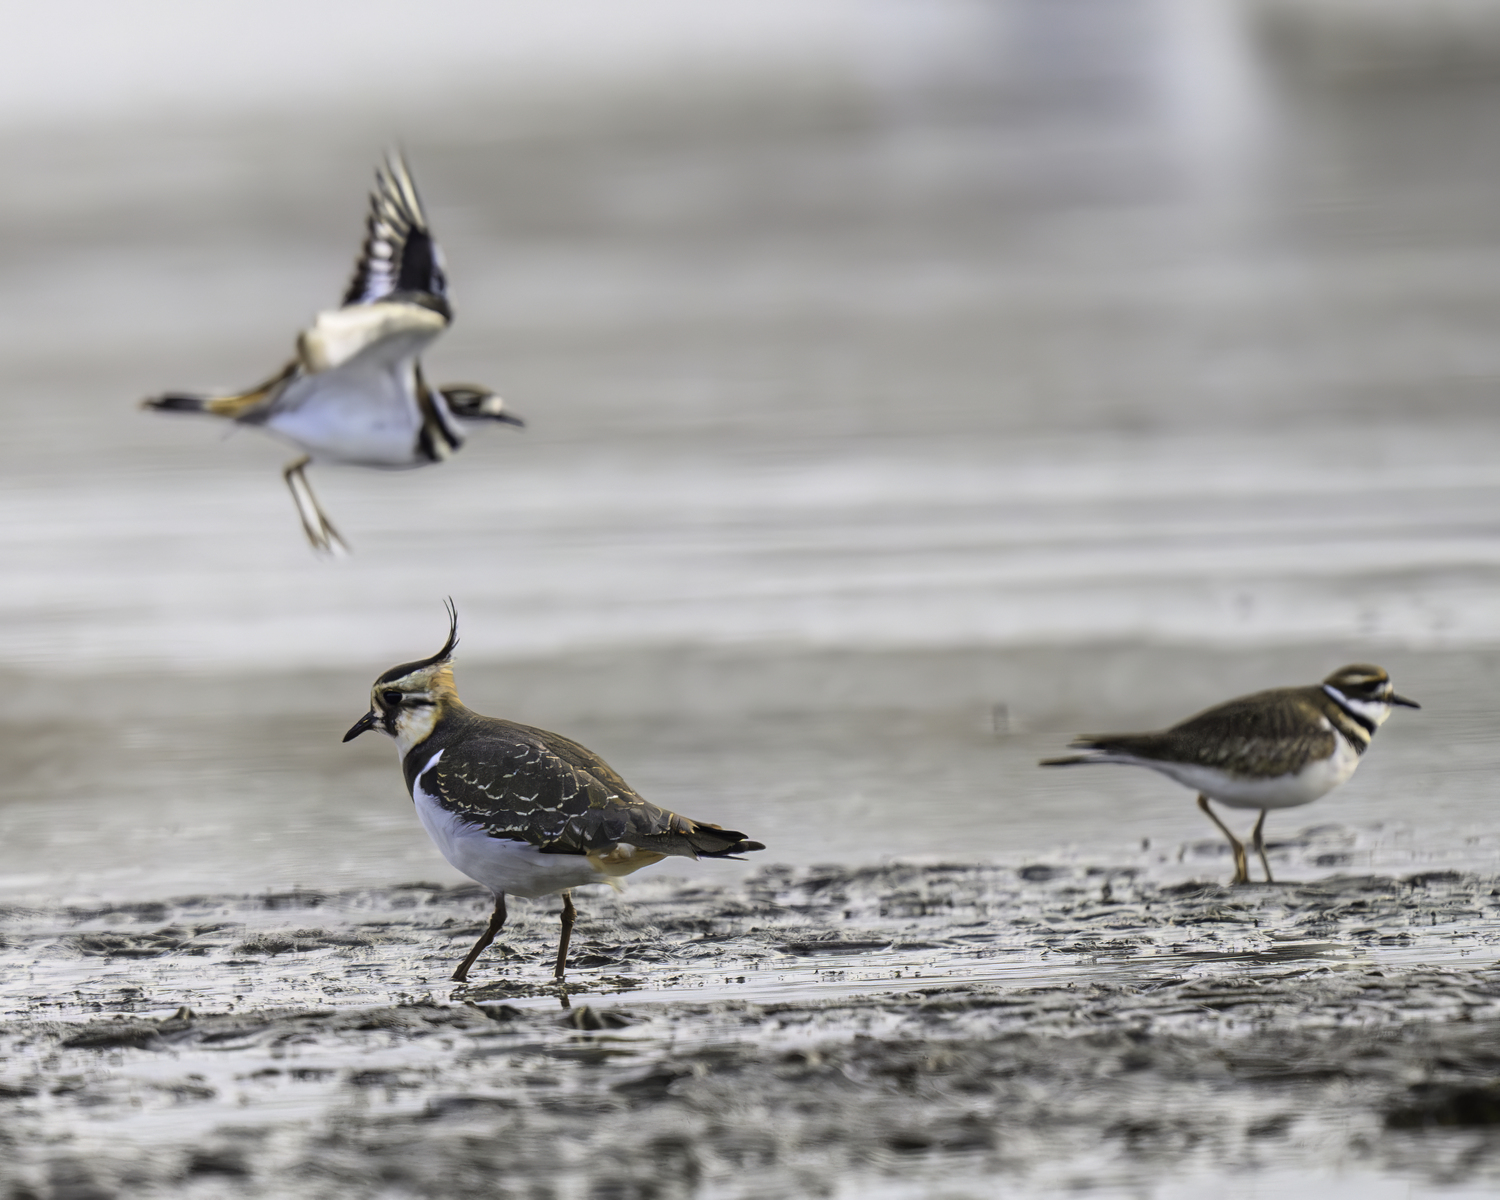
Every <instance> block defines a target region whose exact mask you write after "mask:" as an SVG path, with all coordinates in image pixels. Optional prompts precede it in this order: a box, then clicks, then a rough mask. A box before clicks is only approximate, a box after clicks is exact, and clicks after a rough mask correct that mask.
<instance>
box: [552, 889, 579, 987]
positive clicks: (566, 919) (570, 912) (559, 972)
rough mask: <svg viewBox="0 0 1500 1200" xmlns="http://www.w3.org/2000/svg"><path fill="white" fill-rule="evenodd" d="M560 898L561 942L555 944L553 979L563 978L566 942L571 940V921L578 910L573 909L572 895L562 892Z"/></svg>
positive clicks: (566, 954)
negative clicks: (561, 902)
mask: <svg viewBox="0 0 1500 1200" xmlns="http://www.w3.org/2000/svg"><path fill="white" fill-rule="evenodd" d="M562 898H563V910H562V940H561V941H559V942H558V943H557V969H556V970H555V971H553V972H552V975H553V978H555V979H561V978H562V977H563V967H564V966H565V965H566V964H567V961H568V942H569V941H571V940H572V938H573V919H574V918H575V917H577V916H578V910H577V909H576V908H574V907H573V893H572V892H564V893H563V894H562Z"/></svg>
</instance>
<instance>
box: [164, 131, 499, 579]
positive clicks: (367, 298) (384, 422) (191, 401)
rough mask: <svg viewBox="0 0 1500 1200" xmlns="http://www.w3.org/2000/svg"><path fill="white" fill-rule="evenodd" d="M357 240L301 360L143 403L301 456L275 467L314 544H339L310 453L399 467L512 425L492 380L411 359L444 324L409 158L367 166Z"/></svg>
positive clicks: (433, 245)
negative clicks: (444, 376) (443, 380)
mask: <svg viewBox="0 0 1500 1200" xmlns="http://www.w3.org/2000/svg"><path fill="white" fill-rule="evenodd" d="M375 181H376V182H375V190H374V191H373V192H372V193H371V194H370V215H369V219H368V221H367V224H366V234H365V242H364V247H363V249H362V250H361V252H360V256H359V261H358V262H357V263H356V264H355V269H354V278H353V280H352V281H351V282H350V284H349V289H348V291H347V292H345V294H344V302H343V306H342V307H340V308H335V309H329V310H328V311H326V312H321V313H319V314H318V315H317V317H316V318H315V319H314V320H313V323H312V325H310V326H309V327H308V328H307V329H304V330H303V331H302V333H301V334H300V335H299V336H298V338H297V356H296V357H295V358H294V359H292V361H291V362H289V363H288V364H287V365H286V366H285V367H283V368H282V369H281V370H280V371H278V372H277V373H276V374H275V375H273V376H272V377H271V378H270V379H268V380H266V382H264V383H262V384H261V385H260V386H259V387H254V388H251V389H250V390H249V391H248V392H240V393H237V394H235V395H227V396H209V395H195V394H189V393H182V392H169V393H167V394H166V395H163V396H154V397H152V398H150V399H148V400H146V401H144V407H146V408H152V409H157V410H159V411H162V412H201V413H208V414H210V415H212V416H216V417H222V418H224V419H226V420H230V421H234V422H236V423H237V424H240V425H256V426H260V427H261V428H263V429H264V430H265V431H266V432H267V433H270V434H272V435H273V436H275V437H278V438H280V439H281V440H282V441H284V442H290V443H291V444H292V445H293V446H296V447H297V448H298V449H299V450H301V451H302V452H303V453H302V457H300V458H298V459H295V460H294V461H293V462H291V463H289V464H287V467H286V469H285V471H283V472H282V474H283V477H284V478H285V479H286V485H287V487H288V488H289V489H290V490H291V493H292V500H293V502H294V503H295V504H296V506H297V515H298V516H300V517H301V518H302V528H303V530H304V531H305V532H306V534H307V540H308V541H309V542H311V543H312V546H313V549H314V550H317V551H320V552H324V553H340V552H344V551H346V549H347V547H345V545H344V542H343V539H342V538H340V537H339V535H338V533H337V531H336V530H335V529H334V528H333V525H332V524H331V523H330V522H329V520H328V517H327V516H326V515H325V514H324V512H323V510H322V508H321V507H320V506H319V504H318V501H317V497H316V496H314V495H313V491H312V487H311V485H310V484H309V483H308V482H307V476H306V474H305V473H304V472H305V469H306V467H307V465H308V463H310V462H313V461H314V460H317V461H320V462H321V461H326V462H338V463H352V464H354V465H356V466H361V467H385V468H394V469H400V468H404V467H422V466H426V465H427V464H428V463H436V462H442V461H443V460H444V459H446V458H448V457H449V456H451V455H452V454H453V452H454V451H456V450H457V449H458V448H459V447H460V446H462V445H463V444H464V424H465V423H466V422H471V421H504V422H508V423H509V424H512V425H520V424H522V422H521V421H520V419H519V418H517V417H513V416H511V415H510V414H509V413H507V412H506V411H505V402H504V401H503V400H501V399H500V397H499V396H497V395H495V394H494V393H493V392H492V391H490V390H489V389H488V388H483V387H474V386H471V385H468V384H451V385H449V386H446V387H440V388H433V387H429V386H428V384H427V381H426V379H424V378H423V376H422V365H421V363H420V362H419V361H418V356H419V355H420V354H421V353H422V352H423V351H424V350H426V348H427V347H428V346H429V345H430V344H431V343H432V341H433V340H434V339H435V338H436V337H437V336H438V335H439V334H440V333H442V332H443V330H444V329H446V328H447V327H448V322H449V321H450V320H451V319H452V315H453V314H452V309H451V308H450V307H449V304H448V283H447V277H446V276H445V275H444V273H443V254H442V251H441V250H440V249H439V248H438V244H437V242H436V241H434V240H433V237H432V233H431V231H430V230H429V229H428V227H427V217H426V215H425V214H424V213H423V211H422V202H421V200H420V199H418V197H417V189H416V185H415V184H413V183H412V180H411V173H410V172H409V171H408V170H407V168H406V162H405V161H404V160H403V159H402V158H401V156H400V155H398V154H392V155H390V156H389V158H388V159H387V161H386V165H385V166H384V167H383V168H381V169H380V170H378V171H376V173H375Z"/></svg>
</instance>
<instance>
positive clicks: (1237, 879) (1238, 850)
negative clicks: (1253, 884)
mask: <svg viewBox="0 0 1500 1200" xmlns="http://www.w3.org/2000/svg"><path fill="white" fill-rule="evenodd" d="M1198 807H1199V808H1201V809H1202V810H1203V811H1204V813H1205V814H1206V815H1207V816H1208V819H1209V820H1210V821H1212V822H1213V823H1214V824H1215V825H1217V826H1218V827H1219V832H1220V833H1222V834H1223V835H1224V836H1225V837H1226V838H1228V839H1229V848H1230V849H1231V850H1233V851H1234V878H1233V879H1231V880H1230V881H1229V882H1230V885H1231V886H1233V885H1234V884H1236V883H1249V882H1250V860H1249V858H1247V857H1246V855H1245V843H1244V842H1242V841H1240V839H1239V838H1237V837H1235V836H1234V834H1232V833H1230V832H1229V826H1228V825H1226V824H1224V822H1223V821H1221V820H1219V817H1218V814H1217V813H1215V812H1214V810H1213V809H1211V808H1209V807H1208V797H1207V796H1205V795H1203V794H1202V793H1201V792H1200V793H1199V794H1198Z"/></svg>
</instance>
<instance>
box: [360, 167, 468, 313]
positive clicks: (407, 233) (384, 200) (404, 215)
mask: <svg viewBox="0 0 1500 1200" xmlns="http://www.w3.org/2000/svg"><path fill="white" fill-rule="evenodd" d="M395 296H400V297H402V298H404V299H407V300H410V301H413V302H415V303H418V304H422V305H423V306H424V307H427V308H432V309H434V310H435V311H437V312H440V313H442V314H443V316H444V318H446V317H447V316H448V280H447V276H446V275H444V273H443V252H442V251H441V250H440V249H439V248H438V244H437V242H436V241H434V240H433V237H432V232H431V231H430V230H429V229H428V228H427V216H426V214H425V213H424V212H423V211H422V201H421V199H420V198H419V197H418V196H417V187H416V184H414V183H412V180H411V172H410V171H409V170H407V167H406V161H405V159H403V158H402V157H401V155H399V154H394V153H393V154H390V155H388V156H387V158H386V163H385V166H384V167H382V168H380V169H379V170H377V171H376V172H375V190H374V191H373V192H371V193H370V215H369V217H368V218H366V222H365V242H364V246H363V247H362V248H361V249H360V254H359V260H358V262H356V263H355V265H354V278H353V279H351V280H350V281H349V289H348V291H346V292H345V293H344V304H345V305H346V306H348V305H351V304H375V303H378V302H379V301H381V300H389V299H391V298H392V297H395Z"/></svg>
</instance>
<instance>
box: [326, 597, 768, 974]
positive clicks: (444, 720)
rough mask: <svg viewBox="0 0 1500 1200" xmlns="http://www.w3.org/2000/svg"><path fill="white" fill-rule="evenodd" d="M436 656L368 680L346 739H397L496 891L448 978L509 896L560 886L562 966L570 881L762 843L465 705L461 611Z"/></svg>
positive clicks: (439, 816)
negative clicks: (457, 669) (671, 808)
mask: <svg viewBox="0 0 1500 1200" xmlns="http://www.w3.org/2000/svg"><path fill="white" fill-rule="evenodd" d="M448 612H449V626H448V640H447V641H446V642H444V643H443V648H442V649H441V650H439V651H438V652H437V653H436V654H434V655H433V656H432V657H431V658H425V659H422V660H421V661H420V662H410V663H403V664H402V665H400V666H398V667H392V668H391V669H390V670H389V671H387V672H385V674H383V675H381V676H380V678H378V679H377V680H376V681H375V684H374V686H373V687H372V689H371V692H370V711H369V712H367V713H366V714H365V715H364V716H362V717H361V718H360V719H359V720H358V721H356V722H355V723H354V727H353V728H352V729H350V730H349V732H348V733H346V734H345V735H344V741H346V742H347V741H349V740H351V739H352V738H356V737H358V736H359V735H360V734H362V733H364V732H365V731H366V730H368V729H378V730H380V731H381V732H382V733H385V734H388V735H389V736H391V737H392V738H394V739H395V740H396V749H397V752H398V753H399V754H400V757H401V769H402V773H403V774H404V775H405V777H406V787H407V790H408V791H409V792H410V793H411V798H412V800H413V802H414V803H415V804H416V808H417V817H418V818H419V819H420V820H421V822H422V825H423V826H424V827H425V828H426V830H427V833H428V834H429V836H431V838H432V840H433V842H434V843H435V844H436V845H437V848H438V850H439V851H441V852H442V855H443V857H444V858H446V859H447V860H448V861H449V862H450V863H451V864H452V865H453V866H454V867H456V868H457V869H458V870H459V871H462V872H463V873H464V874H465V875H467V876H468V877H469V878H470V879H472V880H474V881H475V882H476V883H479V884H482V885H483V886H484V887H486V888H488V889H489V891H490V892H491V894H493V896H494V897H495V908H494V912H493V914H492V916H491V917H490V922H489V926H488V927H487V928H486V929H485V931H484V933H483V934H481V935H480V938H479V940H478V941H477V942H475V943H474V947H473V949H471V950H470V951H469V953H468V955H467V956H466V957H465V958H464V960H463V962H462V963H460V964H459V966H458V969H457V970H455V971H454V972H453V978H454V979H455V980H456V981H458V982H459V983H462V982H464V981H465V980H466V979H467V978H468V975H469V968H470V967H472V966H473V965H474V961H475V959H477V958H478V957H479V955H480V954H482V953H483V952H484V950H485V948H486V947H488V946H489V945H490V943H491V942H493V941H494V940H495V936H496V934H498V933H499V932H500V929H501V927H502V926H503V925H504V924H505V915H506V913H505V897H506V896H507V895H511V896H521V897H523V898H527V899H535V898H537V897H540V896H550V895H554V894H561V895H562V898H563V907H562V936H561V938H560V940H559V942H558V947H557V963H556V967H555V969H554V974H555V976H556V977H557V978H558V979H561V978H562V977H563V969H564V967H565V965H566V963H567V955H568V941H569V939H570V937H571V935H572V930H573V920H574V917H575V915H576V910H575V909H574V907H573V899H572V895H571V891H572V889H573V888H576V887H582V886H584V885H586V884H591V883H603V884H609V885H611V886H614V887H618V886H619V882H618V881H619V880H620V879H621V878H622V877H623V876H626V875H629V874H631V873H632V872H634V871H639V870H640V869H641V868H642V867H649V866H650V865H651V864H653V863H657V862H660V861H661V860H662V859H664V858H667V857H669V856H672V855H680V856H683V857H686V858H735V857H737V856H739V855H741V854H744V853H747V852H748V851H751V850H764V849H765V847H764V846H763V845H762V844H761V843H760V842H752V841H750V840H749V839H747V838H746V837H745V835H744V834H742V833H736V832H734V831H733V830H728V829H721V828H720V827H719V826H717V825H709V824H705V823H704V822H702V821H693V820H690V819H689V818H687V817H682V816H678V815H677V814H676V813H673V812H668V811H667V810H666V809H664V808H658V807H657V806H656V805H654V804H648V803H647V802H646V801H645V800H643V799H641V797H640V796H639V795H637V794H636V792H635V791H634V790H633V789H632V788H631V787H630V785H629V784H628V783H626V782H625V781H624V780H623V779H621V778H620V776H619V775H618V774H616V772H615V771H614V770H613V769H612V768H611V767H610V766H609V764H608V763H606V762H605V761H604V760H603V759H602V758H600V757H599V756H598V755H597V754H594V753H592V752H591V751H589V750H586V749H584V747H582V746H580V745H579V744H578V743H577V742H574V741H572V740H570V739H568V738H565V737H563V736H562V735H560V734H556V733H549V732H548V731H547V730H545V729H534V728H532V727H531V726H529V725H520V724H517V723H516V722H514V721H505V720H501V719H499V718H498V717H484V716H480V715H479V714H478V713H476V712H473V711H471V710H470V709H468V708H466V707H465V706H464V705H463V703H462V702H461V701H460V700H459V698H458V692H457V690H456V689H455V687H454V683H453V650H454V647H455V646H457V644H458V614H457V612H456V610H455V609H454V608H453V607H452V604H451V603H450V605H449V609H448Z"/></svg>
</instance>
